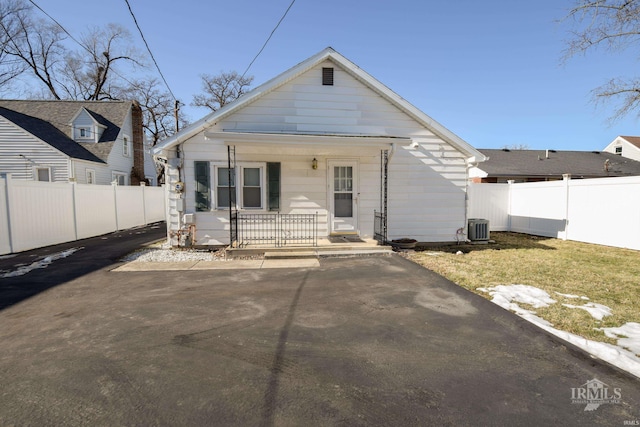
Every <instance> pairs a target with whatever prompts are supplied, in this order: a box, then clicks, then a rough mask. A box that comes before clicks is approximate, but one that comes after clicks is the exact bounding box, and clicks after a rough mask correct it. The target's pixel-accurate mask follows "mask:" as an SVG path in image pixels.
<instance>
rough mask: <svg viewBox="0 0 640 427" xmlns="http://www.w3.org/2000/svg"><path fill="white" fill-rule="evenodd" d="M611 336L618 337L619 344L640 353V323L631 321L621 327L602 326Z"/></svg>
mask: <svg viewBox="0 0 640 427" xmlns="http://www.w3.org/2000/svg"><path fill="white" fill-rule="evenodd" d="M600 330H601V331H604V334H605V335H606V336H608V337H609V338H617V339H618V345H619V346H620V347H624V348H626V349H628V350H630V351H632V352H633V353H635V354H640V323H635V322H629V323H625V324H624V325H622V326H620V327H619V328H601V329H600Z"/></svg>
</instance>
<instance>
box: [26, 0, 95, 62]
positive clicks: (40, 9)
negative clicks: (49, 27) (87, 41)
mask: <svg viewBox="0 0 640 427" xmlns="http://www.w3.org/2000/svg"><path fill="white" fill-rule="evenodd" d="M29 3H31V4H32V5H34V6H35V7H36V8H37V9H38V10H39V11H40V12H42V13H44V14H45V15H47V18H49V19H51V20H52V21H53V22H55V23H56V25H57V26H58V27H60V29H61V30H62V31H64V32H65V34H66V35H68V36H69V38H70V39H71V40H73V41H74V42H76V43H78V44H79V45H80V46H82V48H84V49H85V50H86V51H87V52H89V53H90V54H93V52H91V51H90V50H89V48H88V47H86V46H85V45H83V44H82V43H80V42H79V41H78V39H76V38H75V37H73V36H72V35H71V33H70V32H69V31H67V29H66V28H65V27H63V26H62V24H61V23H59V22H58V21H56V19H55V18H54V17H53V16H51V15H49V14H48V13H47V12H45V10H44V9H43V8H41V7H40V6H39V5H38V4H36V2H35V1H33V0H29Z"/></svg>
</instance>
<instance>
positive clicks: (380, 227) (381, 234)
mask: <svg viewBox="0 0 640 427" xmlns="http://www.w3.org/2000/svg"><path fill="white" fill-rule="evenodd" d="M373 238H374V239H375V240H377V241H378V243H380V244H381V245H384V244H386V243H387V215H386V214H385V213H384V212H378V211H373Z"/></svg>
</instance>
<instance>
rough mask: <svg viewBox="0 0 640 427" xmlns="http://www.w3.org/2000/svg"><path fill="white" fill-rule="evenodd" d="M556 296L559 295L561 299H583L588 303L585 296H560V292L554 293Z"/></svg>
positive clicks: (587, 298)
mask: <svg viewBox="0 0 640 427" xmlns="http://www.w3.org/2000/svg"><path fill="white" fill-rule="evenodd" d="M556 294H558V295H560V296H561V297H565V298H570V299H578V298H580V299H583V300H585V301H589V297H585V296H579V295H572V294H561V293H560V292H556Z"/></svg>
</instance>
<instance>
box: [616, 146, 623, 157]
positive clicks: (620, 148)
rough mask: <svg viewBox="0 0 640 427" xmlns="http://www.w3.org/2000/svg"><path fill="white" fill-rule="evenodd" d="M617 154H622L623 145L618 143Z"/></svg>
mask: <svg viewBox="0 0 640 427" xmlns="http://www.w3.org/2000/svg"><path fill="white" fill-rule="evenodd" d="M616 154H618V155H620V156H622V145H618V146H617V147H616Z"/></svg>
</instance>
